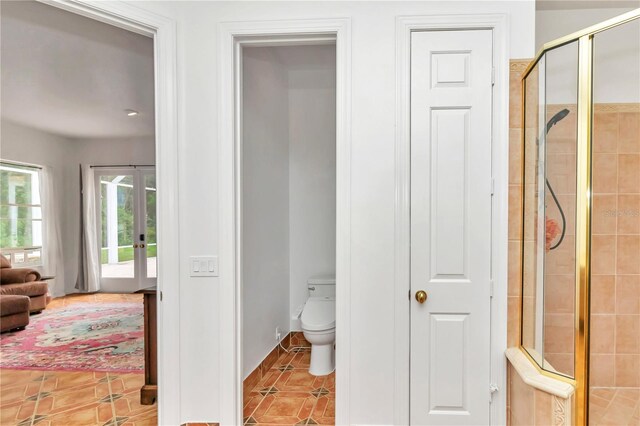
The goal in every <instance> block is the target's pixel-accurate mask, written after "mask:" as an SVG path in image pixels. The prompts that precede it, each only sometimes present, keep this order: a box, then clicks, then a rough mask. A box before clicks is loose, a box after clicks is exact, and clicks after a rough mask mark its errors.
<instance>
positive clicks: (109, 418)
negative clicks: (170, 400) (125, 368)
mask: <svg viewBox="0 0 640 426" xmlns="http://www.w3.org/2000/svg"><path fill="white" fill-rule="evenodd" d="M143 383H144V375H143V374H112V373H92V372H66V371H65V372H63V371H24V370H1V371H0V424H2V425H3V426H4V425H18V426H29V425H39V426H55V425H64V426H76V425H77V426H80V425H105V426H133V425H156V424H157V423H158V420H157V408H156V405H155V404H154V405H140V387H141V386H142V385H143Z"/></svg>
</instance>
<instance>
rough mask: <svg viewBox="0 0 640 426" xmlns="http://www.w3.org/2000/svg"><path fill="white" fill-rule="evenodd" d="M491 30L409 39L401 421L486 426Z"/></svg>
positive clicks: (417, 35)
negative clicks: (406, 379)
mask: <svg viewBox="0 0 640 426" xmlns="http://www.w3.org/2000/svg"><path fill="white" fill-rule="evenodd" d="M491 70H492V31H491V30H469V31H425V32H416V33H413V34H412V38H411V299H412V301H411V308H410V309H411V367H410V368H411V388H410V391H411V402H410V403H411V424H412V425H486V424H489V396H490V365H491V363H490V361H491V358H490V344H489V342H490V340H491V335H490V330H491V305H490V297H491V110H492V108H491V107H492V82H491V72H492V71H491Z"/></svg>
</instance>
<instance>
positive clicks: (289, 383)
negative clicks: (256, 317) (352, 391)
mask: <svg viewBox="0 0 640 426" xmlns="http://www.w3.org/2000/svg"><path fill="white" fill-rule="evenodd" d="M310 359H311V352H310V351H308V350H303V351H299V352H291V353H285V354H282V356H280V358H279V359H278V361H276V362H275V364H274V365H273V367H272V368H271V369H270V370H269V371H268V372H267V373H266V374H265V375H264V377H263V378H262V380H261V381H260V382H259V383H258V384H257V385H256V387H255V388H254V389H253V390H252V391H251V392H249V394H248V395H244V413H243V416H244V424H245V425H250V426H256V425H260V426H263V425H264V426H266V425H333V424H335V420H334V418H335V372H334V373H331V374H329V375H328V376H319V377H317V376H313V375H311V374H309V371H308V370H309V361H310Z"/></svg>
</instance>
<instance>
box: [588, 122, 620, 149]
mask: <svg viewBox="0 0 640 426" xmlns="http://www.w3.org/2000/svg"><path fill="white" fill-rule="evenodd" d="M593 152H594V153H595V152H597V153H600V152H618V113H617V112H612V113H602V112H596V113H595V114H594V117H593Z"/></svg>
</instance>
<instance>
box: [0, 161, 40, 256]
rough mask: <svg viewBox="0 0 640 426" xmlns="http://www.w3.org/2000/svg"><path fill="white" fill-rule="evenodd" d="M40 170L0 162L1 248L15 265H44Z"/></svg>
mask: <svg viewBox="0 0 640 426" xmlns="http://www.w3.org/2000/svg"><path fill="white" fill-rule="evenodd" d="M39 171H40V170H39V168H37V167H29V166H22V165H17V164H12V163H7V162H3V161H0V251H1V252H2V254H3V255H5V256H6V257H7V258H9V260H10V261H11V264H12V265H14V266H27V265H28V266H37V265H41V264H42V205H41V204H40V173H39Z"/></svg>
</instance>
